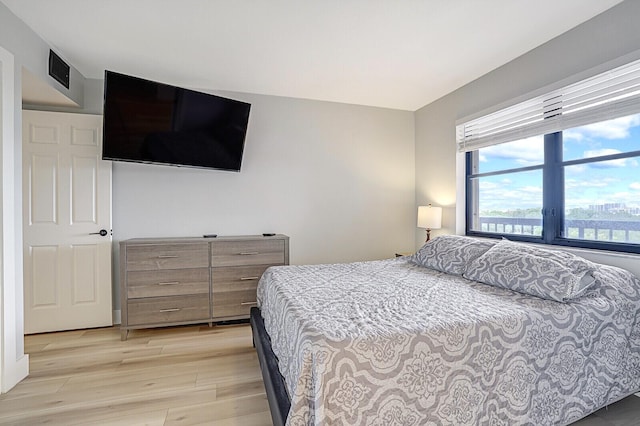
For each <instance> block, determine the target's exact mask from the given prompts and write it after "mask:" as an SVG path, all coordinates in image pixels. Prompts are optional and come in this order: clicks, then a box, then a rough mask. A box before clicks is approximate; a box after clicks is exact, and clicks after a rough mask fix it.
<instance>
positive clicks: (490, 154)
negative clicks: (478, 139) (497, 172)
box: [480, 136, 544, 166]
mask: <svg viewBox="0 0 640 426" xmlns="http://www.w3.org/2000/svg"><path fill="white" fill-rule="evenodd" d="M543 142H544V137H543V136H534V137H531V138H526V139H522V140H519V141H514V142H509V143H503V144H499V145H493V146H489V147H486V148H482V149H480V160H481V161H484V162H488V161H491V160H492V159H495V160H513V161H515V162H516V163H517V164H518V165H520V166H527V165H532V164H540V163H542V162H543V161H544V144H543Z"/></svg>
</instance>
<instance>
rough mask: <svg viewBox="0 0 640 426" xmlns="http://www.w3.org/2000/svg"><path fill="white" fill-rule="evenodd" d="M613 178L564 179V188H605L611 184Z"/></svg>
mask: <svg viewBox="0 0 640 426" xmlns="http://www.w3.org/2000/svg"><path fill="white" fill-rule="evenodd" d="M614 181H616V180H615V179H597V180H595V179H594V180H577V179H565V188H567V189H574V188H605V187H607V186H609V185H610V184H612V183H613V182H614Z"/></svg>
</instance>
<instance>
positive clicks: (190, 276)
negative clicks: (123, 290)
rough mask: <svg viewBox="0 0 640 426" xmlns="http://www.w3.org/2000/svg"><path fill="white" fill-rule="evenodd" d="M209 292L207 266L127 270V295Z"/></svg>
mask: <svg viewBox="0 0 640 426" xmlns="http://www.w3.org/2000/svg"><path fill="white" fill-rule="evenodd" d="M208 293H209V268H198V269H168V270H166V271H131V272H127V296H128V297H129V299H136V298H140V297H157V296H178V295H183V294H184V295H186V294H208Z"/></svg>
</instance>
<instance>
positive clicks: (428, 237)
mask: <svg viewBox="0 0 640 426" xmlns="http://www.w3.org/2000/svg"><path fill="white" fill-rule="evenodd" d="M430 239H431V229H429V228H427V239H426V240H424V242H425V243H428V242H429V240H430Z"/></svg>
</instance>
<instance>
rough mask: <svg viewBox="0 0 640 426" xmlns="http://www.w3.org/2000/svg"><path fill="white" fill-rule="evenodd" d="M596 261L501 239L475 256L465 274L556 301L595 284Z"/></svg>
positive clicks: (572, 295)
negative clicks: (481, 253)
mask: <svg viewBox="0 0 640 426" xmlns="http://www.w3.org/2000/svg"><path fill="white" fill-rule="evenodd" d="M595 269H596V264H594V263H593V262H590V261H588V260H586V259H583V258H581V257H579V256H576V255H574V254H571V253H567V252H564V251H554V250H545V249H541V248H537V247H532V246H530V245H527V244H522V243H514V242H512V241H508V240H503V241H500V242H499V243H497V244H496V245H495V246H493V247H492V248H491V249H489V250H488V251H487V252H486V253H484V254H483V255H482V256H480V257H478V258H477V259H475V260H474V261H473V262H472V263H471V265H469V268H468V269H467V271H466V272H465V274H464V277H465V278H467V279H470V280H474V281H480V282H483V283H485V284H489V285H492V286H495V287H502V288H506V289H509V290H514V291H517V292H520V293H524V294H529V295H532V296H537V297H541V298H543V299H547V300H555V301H557V302H567V301H569V300H571V299H575V298H576V297H579V296H580V295H582V294H583V293H584V292H585V291H586V290H587V289H588V288H589V287H591V286H592V285H593V284H594V283H595V278H594V277H593V271H594V270H595Z"/></svg>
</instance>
